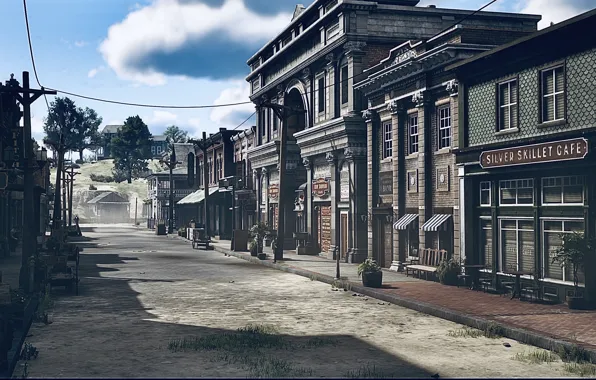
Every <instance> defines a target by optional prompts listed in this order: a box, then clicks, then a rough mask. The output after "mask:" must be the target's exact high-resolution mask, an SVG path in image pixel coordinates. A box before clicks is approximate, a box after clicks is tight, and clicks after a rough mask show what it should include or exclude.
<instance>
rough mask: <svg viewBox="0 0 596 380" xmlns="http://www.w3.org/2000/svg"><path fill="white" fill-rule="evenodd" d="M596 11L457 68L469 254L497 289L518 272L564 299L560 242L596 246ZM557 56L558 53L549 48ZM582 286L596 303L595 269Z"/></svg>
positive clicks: (567, 280) (566, 282) (589, 262)
mask: <svg viewBox="0 0 596 380" xmlns="http://www.w3.org/2000/svg"><path fill="white" fill-rule="evenodd" d="M595 23H596V10H593V11H590V12H587V13H584V14H582V15H580V16H577V17H575V18H572V19H569V20H567V21H564V22H561V23H559V24H556V25H554V26H551V27H549V28H546V29H543V30H541V31H539V32H536V33H535V34H533V35H531V36H529V37H524V38H521V39H519V40H516V41H514V42H511V43H509V44H506V45H503V46H501V47H498V48H496V49H493V50H490V51H488V52H485V53H481V54H479V55H477V56H475V57H473V58H470V59H468V60H466V61H463V62H460V63H457V64H455V65H453V66H452V67H451V68H452V69H453V70H455V71H456V72H457V77H458V81H459V94H460V101H459V104H460V108H459V118H460V120H461V121H462V122H461V123H460V125H459V149H458V150H457V151H456V154H457V165H458V176H459V178H458V179H459V183H460V188H461V189H463V191H461V192H460V201H459V203H460V205H462V207H463V209H464V210H463V212H462V226H463V228H462V235H461V239H462V240H461V241H462V243H461V245H462V252H463V253H464V254H465V256H466V258H467V260H468V261H470V262H472V263H477V264H484V265H486V271H487V272H489V273H492V275H493V276H492V277H493V279H494V280H495V285H497V284H498V281H497V280H499V279H501V280H502V279H505V278H510V276H511V275H509V274H507V272H511V271H514V270H519V271H523V272H526V273H527V274H528V275H527V276H526V275H522V280H524V279H526V278H527V280H530V279H531V278H532V276H530V273H532V274H533V275H534V274H537V275H538V276H539V277H542V278H543V280H542V284H543V292H544V294H545V295H546V296H551V297H553V298H558V299H561V300H563V299H565V295H566V292H567V291H568V290H570V289H571V288H572V286H573V281H572V280H573V279H572V274H571V268H561V266H560V265H559V264H558V263H553V262H552V257H553V252H555V251H556V250H557V249H558V248H559V247H560V246H561V234H564V233H569V232H573V231H577V232H584V233H585V234H586V235H587V236H588V237H590V238H594V237H596V197H595V195H594V194H596V177H595V176H594V175H593V173H595V169H596V157H595V156H594V152H593V150H594V147H595V143H596V41H595V40H594V39H593V38H582V37H581V36H588V35H590V33H593V30H594V24H595ZM552 47H556V48H552ZM594 261H595V259H594V256H593V255H589V256H588V257H586V261H585V263H584V265H585V270H584V271H581V272H580V282H581V285H580V286H581V287H582V288H584V286H585V288H586V290H587V292H586V293H587V295H588V297H589V298H590V300H591V301H592V302H593V301H594V300H595V299H596V297H595V296H596V292H595V290H596V275H595V274H596V270H595V269H596V264H595V262H594Z"/></svg>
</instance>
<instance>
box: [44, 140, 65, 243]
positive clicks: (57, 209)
mask: <svg viewBox="0 0 596 380" xmlns="http://www.w3.org/2000/svg"><path fill="white" fill-rule="evenodd" d="M45 143H46V145H49V146H51V147H52V148H53V149H54V152H55V154H56V155H58V162H57V163H56V186H55V188H54V212H53V215H52V234H54V231H57V230H58V229H59V228H60V224H61V222H60V213H61V203H60V185H61V183H62V168H63V167H64V154H65V148H64V134H63V133H60V141H59V142H55V141H46V142H45Z"/></svg>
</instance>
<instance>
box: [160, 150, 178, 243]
mask: <svg viewBox="0 0 596 380" xmlns="http://www.w3.org/2000/svg"><path fill="white" fill-rule="evenodd" d="M161 163H163V164H164V165H166V166H167V167H168V169H170V198H169V207H168V218H169V221H168V234H172V233H174V177H173V171H174V168H175V167H176V165H177V164H179V163H180V162H178V161H176V149H175V148H174V144H171V153H170V159H169V161H165V160H161Z"/></svg>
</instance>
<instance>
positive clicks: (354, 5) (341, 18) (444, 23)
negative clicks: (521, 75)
mask: <svg viewBox="0 0 596 380" xmlns="http://www.w3.org/2000/svg"><path fill="white" fill-rule="evenodd" d="M418 2H419V1H418V0H391V1H389V0H385V1H384V0H380V1H367V0H365V1H356V0H317V1H315V2H314V3H313V4H312V5H311V6H309V7H308V8H306V9H302V8H297V9H296V12H295V14H294V18H293V19H292V20H291V22H290V23H289V25H288V26H287V27H286V28H285V29H284V30H283V31H282V32H281V33H280V34H279V35H278V36H277V37H276V38H275V39H273V40H272V41H270V42H269V43H267V44H266V45H265V46H263V48H261V49H260V50H259V51H258V52H257V53H256V54H255V55H254V56H253V57H251V58H250V59H249V60H248V65H249V66H250V68H251V73H250V74H249V75H248V77H247V78H246V79H247V81H248V82H249V83H250V87H251V96H250V98H251V100H252V101H253V102H254V103H255V105H256V106H257V111H258V112H257V141H256V146H255V148H254V149H252V150H251V151H249V158H250V160H251V164H252V166H253V170H256V173H255V174H256V175H255V181H256V185H255V186H256V187H255V188H256V189H257V198H258V201H257V203H258V206H257V209H258V210H257V216H258V218H260V220H263V221H266V222H267V223H268V224H269V226H270V227H271V228H276V226H277V220H278V218H279V217H280V216H279V215H278V204H279V202H284V203H285V207H284V209H285V210H286V212H285V215H284V216H283V217H284V218H285V226H286V231H285V237H286V241H285V242H284V247H285V248H286V249H290V248H292V247H294V246H295V244H294V242H292V241H291V238H292V233H293V232H302V231H304V232H307V233H308V235H309V248H310V251H311V252H312V253H319V254H321V255H324V256H327V257H334V256H335V254H336V252H337V253H338V254H340V255H341V257H342V259H344V260H346V261H349V262H361V261H362V260H364V259H365V258H366V257H367V256H368V254H369V253H371V250H370V249H369V248H370V247H369V244H368V241H369V240H371V239H372V236H369V235H368V229H367V216H368V214H369V212H370V210H369V208H368V204H367V192H368V191H371V190H370V189H368V188H367V182H369V181H368V173H367V160H368V157H367V135H366V122H365V120H364V119H363V118H362V115H361V111H362V110H363V109H365V108H367V106H366V102H365V101H364V99H363V97H362V96H361V95H360V92H359V91H355V90H354V83H357V82H359V81H361V80H363V79H365V78H366V74H365V73H364V70H366V69H368V68H370V67H372V66H375V65H377V64H378V63H379V61H381V60H382V59H383V58H386V57H387V56H388V55H389V51H390V50H391V49H392V48H394V47H395V46H396V45H399V44H401V43H404V42H406V41H408V40H418V39H425V38H431V37H433V36H435V35H436V34H438V33H440V32H441V31H443V30H445V29H446V28H449V27H450V26H453V24H454V22H455V20H459V19H462V18H464V17H466V16H467V19H466V20H465V21H464V22H463V25H476V26H479V27H482V26H484V27H488V26H490V25H497V26H495V29H497V30H510V29H511V28H519V25H520V24H523V23H524V21H521V20H522V19H523V20H525V22H527V23H528V24H527V25H525V26H524V27H525V28H528V29H532V28H533V29H532V30H535V27H536V26H535V25H536V21H535V20H534V19H532V18H527V17H526V18H525V19H524V16H517V17H515V16H511V17H510V18H507V17H504V14H502V13H494V12H479V13H476V14H473V15H470V12H469V11H464V10H451V9H437V8H436V7H434V6H429V7H417V6H416V5H417V4H418ZM522 29H523V28H522ZM263 102H270V103H275V104H278V105H283V106H287V107H290V108H292V109H293V110H294V111H293V113H290V114H289V115H288V116H287V117H286V119H285V120H280V119H279V118H277V117H276V115H275V113H274V112H273V111H272V109H271V108H270V107H261V105H262V104H263ZM282 125H283V126H284V128H285V130H286V131H287V136H288V146H287V159H286V169H287V177H286V178H287V181H286V182H285V183H286V185H285V186H287V188H286V189H285V190H286V191H284V192H283V194H287V195H288V196H287V197H285V198H286V199H283V200H280V199H279V190H278V189H279V171H278V164H279V162H278V161H279V130H280V127H281V126H282ZM295 194H297V197H295ZM296 198H297V199H298V203H299V205H298V206H296V205H295V204H294V203H295V201H296ZM288 240H289V241H288Z"/></svg>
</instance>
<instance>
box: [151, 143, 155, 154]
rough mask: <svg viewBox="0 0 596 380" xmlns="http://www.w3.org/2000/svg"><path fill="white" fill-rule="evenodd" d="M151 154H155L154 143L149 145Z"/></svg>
mask: <svg viewBox="0 0 596 380" xmlns="http://www.w3.org/2000/svg"><path fill="white" fill-rule="evenodd" d="M151 154H155V146H154V145H152V146H151Z"/></svg>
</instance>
